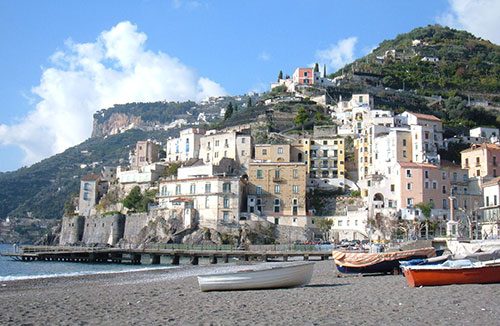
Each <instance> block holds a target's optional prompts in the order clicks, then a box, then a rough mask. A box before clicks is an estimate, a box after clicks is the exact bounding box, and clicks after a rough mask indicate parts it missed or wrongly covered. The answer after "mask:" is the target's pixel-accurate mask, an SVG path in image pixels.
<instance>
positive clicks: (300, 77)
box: [292, 68, 321, 85]
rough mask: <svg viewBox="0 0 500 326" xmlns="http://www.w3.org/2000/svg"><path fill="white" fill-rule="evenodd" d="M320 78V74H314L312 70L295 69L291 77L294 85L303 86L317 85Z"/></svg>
mask: <svg viewBox="0 0 500 326" xmlns="http://www.w3.org/2000/svg"><path fill="white" fill-rule="evenodd" d="M320 78H321V76H320V73H319V72H316V73H315V72H314V69H313V68H297V69H295V72H294V73H293V76H292V79H293V82H294V83H296V84H303V85H313V84H315V83H317V82H318V81H319V79H320Z"/></svg>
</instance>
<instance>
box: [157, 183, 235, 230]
mask: <svg viewBox="0 0 500 326" xmlns="http://www.w3.org/2000/svg"><path fill="white" fill-rule="evenodd" d="M243 193H244V184H243V181H242V180H241V179H240V178H239V177H236V176H206V177H198V178H188V179H175V180H162V181H160V182H159V194H158V202H159V206H160V208H164V209H168V210H169V215H170V217H171V218H178V219H180V220H182V221H184V227H186V228H189V227H191V226H192V225H194V224H198V225H199V227H211V228H216V227H217V226H218V225H221V224H227V223H238V221H239V220H240V210H241V209H242V207H241V201H240V198H241V197H242V196H243Z"/></svg>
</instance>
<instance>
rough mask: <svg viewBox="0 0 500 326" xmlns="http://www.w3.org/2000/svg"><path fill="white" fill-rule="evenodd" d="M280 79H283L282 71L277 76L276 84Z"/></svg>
mask: <svg viewBox="0 0 500 326" xmlns="http://www.w3.org/2000/svg"><path fill="white" fill-rule="evenodd" d="M280 79H283V71H282V70H280V74H279V75H278V82H279V81H280Z"/></svg>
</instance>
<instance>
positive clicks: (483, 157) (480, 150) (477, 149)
mask: <svg viewBox="0 0 500 326" xmlns="http://www.w3.org/2000/svg"><path fill="white" fill-rule="evenodd" d="M461 156H462V168H463V169H466V170H468V171H469V178H481V179H485V180H491V179H493V178H496V177H497V176H500V168H499V167H498V163H499V162H500V146H499V145H496V144H480V145H472V147H471V148H468V149H466V150H463V151H462V152H461Z"/></svg>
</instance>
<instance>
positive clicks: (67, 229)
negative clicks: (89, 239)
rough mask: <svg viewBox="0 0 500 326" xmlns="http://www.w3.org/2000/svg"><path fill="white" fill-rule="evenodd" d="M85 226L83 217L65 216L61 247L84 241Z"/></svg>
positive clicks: (60, 240) (60, 241) (60, 239)
mask: <svg viewBox="0 0 500 326" xmlns="http://www.w3.org/2000/svg"><path fill="white" fill-rule="evenodd" d="M84 226H85V218H84V217H83V216H63V218H62V223H61V236H60V238H59V245H61V246H66V245H71V244H75V243H79V242H81V241H82V237H83V231H84Z"/></svg>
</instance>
